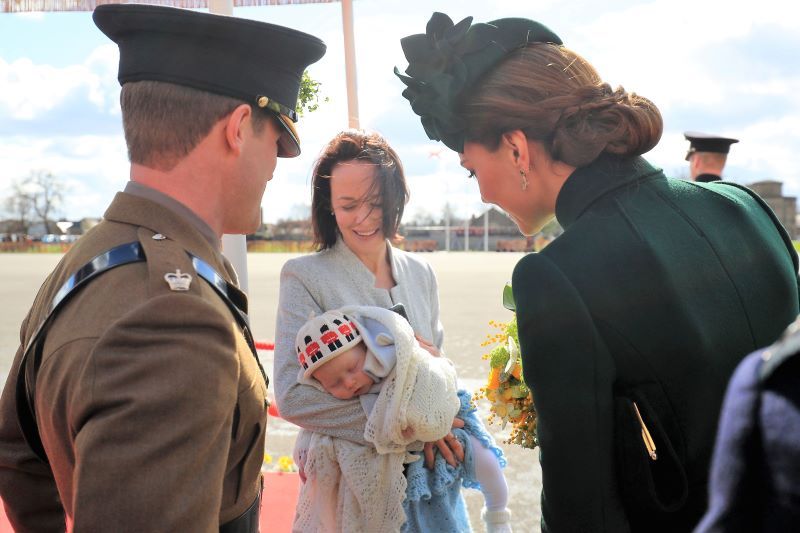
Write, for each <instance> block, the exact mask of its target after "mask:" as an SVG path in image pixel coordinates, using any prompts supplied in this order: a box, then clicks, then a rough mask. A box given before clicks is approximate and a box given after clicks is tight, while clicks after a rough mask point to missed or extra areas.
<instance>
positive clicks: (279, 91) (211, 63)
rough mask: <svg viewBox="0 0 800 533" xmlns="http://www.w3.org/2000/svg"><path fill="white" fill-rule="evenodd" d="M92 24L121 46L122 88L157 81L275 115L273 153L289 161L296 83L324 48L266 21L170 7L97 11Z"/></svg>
mask: <svg viewBox="0 0 800 533" xmlns="http://www.w3.org/2000/svg"><path fill="white" fill-rule="evenodd" d="M93 19H94V22H95V24H96V25H97V27H98V28H100V30H101V31H102V32H103V33H105V34H106V35H107V36H108V37H109V38H110V39H111V40H112V41H114V42H115V43H117V45H118V46H119V75H118V79H119V82H120V84H121V85H124V84H125V83H128V82H133V81H143V80H150V81H163V82H169V83H174V84H177V85H183V86H186V87H192V88H194V89H200V90H202V91H207V92H210V93H214V94H220V95H224V96H231V97H233V98H238V99H239V100H242V101H244V102H246V103H249V104H252V105H253V106H254V107H258V108H261V109H264V110H267V111H270V112H272V113H274V114H275V116H276V117H277V118H278V120H279V121H280V123H281V125H282V126H283V128H284V133H283V135H282V136H281V140H280V143H279V144H280V146H279V150H278V155H279V156H280V157H295V156H297V155H299V154H300V143H299V139H298V138H297V133H296V131H295V129H294V122H296V121H297V114H296V112H295V106H296V105H297V95H298V92H299V90H300V80H301V78H302V76H303V72H304V71H305V69H306V67H307V66H308V65H310V64H311V63H314V62H316V61H317V60H319V59H320V58H321V57H322V56H323V55H324V54H325V43H323V42H322V41H321V40H319V39H318V38H316V37H314V36H312V35H308V34H306V33H303V32H299V31H296V30H292V29H289V28H285V27H283V26H276V25H274V24H268V23H266V22H259V21H255V20H247V19H241V18H236V17H227V16H222V15H211V14H208V13H200V12H196V11H189V10H186V9H176V8H171V7H162V6H153V5H133V4H106V5H100V6H98V7H97V8H96V9H95V11H94V15H93Z"/></svg>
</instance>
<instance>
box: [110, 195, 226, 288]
mask: <svg viewBox="0 0 800 533" xmlns="http://www.w3.org/2000/svg"><path fill="white" fill-rule="evenodd" d="M103 217H104V218H105V219H106V220H109V221H112V222H120V223H122V224H131V225H134V226H140V227H143V228H147V229H149V230H151V231H153V232H154V233H160V234H162V235H164V236H165V237H167V238H168V239H171V240H173V241H175V242H177V243H178V244H180V246H182V247H183V249H184V250H186V251H187V252H189V253H191V254H192V255H195V256H197V257H199V258H200V259H203V260H204V261H206V262H207V263H209V264H210V265H212V266H213V268H214V269H216V270H217V271H218V272H226V271H227V270H226V268H225V263H224V260H223V258H222V253H220V251H219V250H218V249H217V248H216V247H214V246H213V245H212V244H211V243H210V242H209V241H208V239H207V238H206V236H205V235H203V233H202V232H200V231H199V230H198V229H197V227H196V226H195V225H194V224H192V223H191V222H190V221H188V220H187V219H186V218H185V217H183V216H181V215H180V214H178V213H176V212H175V211H173V210H172V209H169V208H167V207H165V206H164V205H162V204H161V203H159V202H155V201H153V200H151V199H149V198H144V197H142V196H138V195H135V194H130V193H127V192H118V193H117V195H116V196H115V197H114V200H113V201H112V202H111V205H109V206H108V209H107V210H106V212H105V214H104V215H103ZM229 281H230V280H229Z"/></svg>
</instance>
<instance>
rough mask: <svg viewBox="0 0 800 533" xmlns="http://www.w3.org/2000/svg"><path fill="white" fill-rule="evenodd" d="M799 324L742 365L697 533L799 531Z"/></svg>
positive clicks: (733, 385) (722, 426) (733, 386)
mask: <svg viewBox="0 0 800 533" xmlns="http://www.w3.org/2000/svg"><path fill="white" fill-rule="evenodd" d="M799 490H800V319H798V320H797V321H796V322H795V323H794V324H792V325H791V326H789V329H788V330H787V331H786V333H785V334H784V335H783V338H782V339H780V340H779V341H778V342H777V343H775V344H774V345H772V346H770V347H769V348H766V349H764V350H760V351H758V352H756V353H753V354H751V355H749V356H748V357H747V358H745V359H744V360H743V361H742V362H741V363H740V364H739V367H738V368H737V370H736V372H735V373H734V375H733V377H732V378H731V382H730V384H729V385H728V392H727V394H726V396H725V403H724V405H723V408H722V415H721V419H720V426H719V434H718V435H717V443H716V448H715V450H714V461H713V463H712V467H711V482H710V505H709V510H708V513H707V514H706V516H705V518H704V519H703V521H702V522H701V523H700V526H699V527H698V529H697V533H712V532H714V533H730V532H734V531H741V532H745V531H800V501H798V493H799Z"/></svg>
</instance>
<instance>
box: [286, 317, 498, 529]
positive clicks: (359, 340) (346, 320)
mask: <svg viewBox="0 0 800 533" xmlns="http://www.w3.org/2000/svg"><path fill="white" fill-rule="evenodd" d="M350 309H352V308H350ZM351 315H352V313H351ZM354 318H355V319H354ZM408 334H409V335H413V333H411V331H410V330H409V332H408ZM412 341H413V342H415V343H416V340H414V339H412ZM296 348H297V357H298V361H299V363H300V366H301V370H300V375H299V381H300V382H305V383H308V384H312V385H315V386H318V387H321V388H322V389H324V390H325V391H327V392H328V393H329V394H331V395H332V396H334V397H336V398H339V399H341V400H348V399H351V398H355V397H358V398H359V400H360V401H361V404H362V406H363V407H364V410H365V412H366V413H367V415H369V414H370V412H371V410H372V407H373V406H374V405H375V401H376V399H377V396H378V393H380V390H381V387H382V386H383V384H384V380H385V379H386V378H387V377H388V376H389V375H390V374H391V372H392V371H393V369H394V368H395V365H396V364H397V354H396V350H395V340H394V339H393V337H392V332H391V331H390V329H389V328H387V327H386V326H385V325H384V324H382V323H381V322H380V321H378V320H375V319H374V318H369V317H365V316H359V317H357V318H356V317H353V316H348V315H347V314H345V313H344V312H343V311H341V310H332V311H327V312H325V313H323V314H322V315H319V316H316V317H314V318H312V319H310V320H309V321H308V322H307V323H306V324H305V325H304V326H303V327H302V328H300V330H299V331H298V333H297V339H296ZM476 421H477V420H476ZM468 428H469V429H468ZM413 431H414V428H413V427H407V428H405V429H404V430H403V432H402V433H403V436H404V437H407V438H411V437H413ZM465 433H466V434H467V436H468V439H469V440H470V443H471V446H468V447H465V452H466V451H470V453H471V455H472V457H471V459H472V462H473V464H474V470H475V473H474V474H475V475H474V477H475V479H477V481H478V483H479V484H480V489H481V492H482V493H483V495H484V500H485V507H484V509H483V512H482V517H483V520H484V522H485V523H486V531H487V532H489V533H510V532H511V526H510V512H509V511H508V509H507V508H506V505H507V503H508V486H507V484H506V480H505V477H504V476H503V473H502V466H501V463H500V458H499V457H498V453H499V452H498V453H496V452H495V451H494V450H493V449H490V448H489V447H488V446H487V445H486V444H484V443H493V440H492V438H491V436H489V435H488V433H487V432H486V430H485V428H483V426H482V425H481V424H479V423H477V424H469V425H468V426H465ZM473 433H477V435H476V434H473ZM476 437H479V438H476ZM465 459H468V458H465ZM503 466H504V465H503ZM417 467H419V466H418V465H417Z"/></svg>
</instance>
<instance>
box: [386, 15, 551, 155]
mask: <svg viewBox="0 0 800 533" xmlns="http://www.w3.org/2000/svg"><path fill="white" fill-rule="evenodd" d="M535 42H541V43H553V44H557V45H560V44H562V43H561V39H560V38H559V37H558V36H557V35H556V34H555V33H553V32H552V31H550V30H549V29H548V28H546V27H545V26H543V25H542V24H539V23H538V22H535V21H532V20H527V19H519V18H507V19H499V20H496V21H492V22H489V23H477V24H472V17H467V18H465V19H464V20H462V21H461V22H459V23H458V24H454V23H453V21H452V19H451V18H450V17H448V16H447V15H445V14H444V13H438V12H437V13H434V14H433V15H432V16H431V19H430V20H429V21H428V24H427V26H426V28H425V33H424V34H415V35H409V36H408V37H405V38H403V39H401V40H400V44H401V46H402V47H403V53H404V54H405V56H406V59H407V60H408V67H407V68H406V71H405V75H403V74H401V73H400V71H399V69H398V68H397V67H395V69H394V73H395V75H396V76H397V77H399V78H400V80H401V81H402V82H403V83H404V84H405V85H406V89H405V90H404V91H403V97H404V98H406V99H407V100H408V101H409V103H410V104H411V109H412V110H413V111H414V113H416V114H417V115H419V116H420V119H421V122H422V126H423V128H424V129H425V133H426V134H427V135H428V138H429V139H431V140H434V141H442V142H443V143H444V144H445V145H446V146H447V147H448V148H451V149H452V150H455V151H457V152H461V151H463V147H464V129H465V128H466V123H465V121H464V119H463V118H462V117H460V116H459V114H458V110H457V105H458V101H459V98H460V96H461V95H462V94H463V93H464V91H465V90H467V89H469V88H471V87H472V86H473V85H475V84H476V82H477V81H478V80H479V78H480V77H481V76H482V75H483V74H484V73H486V72H487V71H488V70H489V69H491V67H493V66H494V65H496V64H497V63H498V62H499V61H500V60H501V59H502V58H503V57H504V56H505V55H506V54H508V53H509V52H511V51H513V50H515V49H517V48H521V47H524V46H526V45H527V44H528V43H535Z"/></svg>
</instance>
